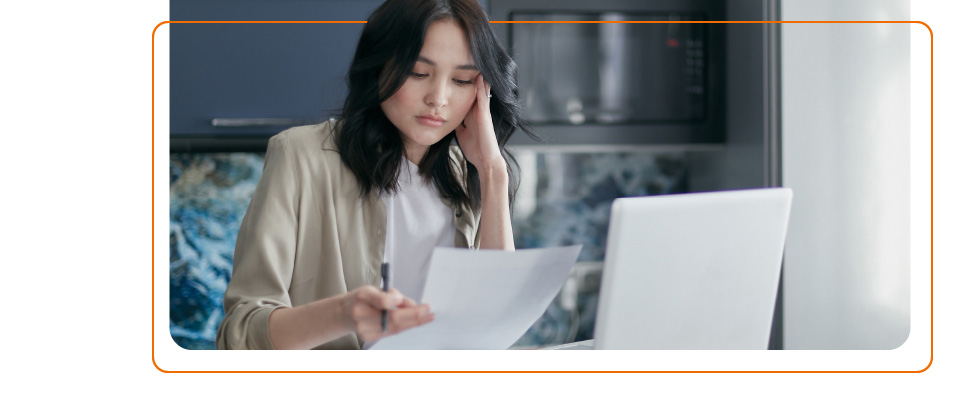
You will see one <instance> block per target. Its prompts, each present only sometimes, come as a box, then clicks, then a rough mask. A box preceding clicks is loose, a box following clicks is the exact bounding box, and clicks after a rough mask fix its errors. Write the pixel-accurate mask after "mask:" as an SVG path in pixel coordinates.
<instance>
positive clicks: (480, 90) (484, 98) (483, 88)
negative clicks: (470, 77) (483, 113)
mask: <svg viewBox="0 0 960 397" xmlns="http://www.w3.org/2000/svg"><path fill="white" fill-rule="evenodd" d="M489 95H490V84H487V82H486V81H485V80H484V79H483V75H482V74H478V75H477V102H478V103H481V104H484V105H486V106H487V107H489V106H490V96H489Z"/></svg>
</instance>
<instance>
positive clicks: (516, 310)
mask: <svg viewBox="0 0 960 397" xmlns="http://www.w3.org/2000/svg"><path fill="white" fill-rule="evenodd" d="M581 247H582V246H581V245H576V246H570V247H556V248H536V249H523V250H516V251H512V252H511V251H498V250H479V251H474V250H466V249H456V248H435V249H434V251H433V256H432V257H431V258H430V266H429V274H428V276H427V282H426V285H425V286H424V290H423V299H422V302H423V303H429V304H430V309H431V311H432V312H433V313H435V314H436V317H435V318H434V320H433V321H432V322H430V323H427V324H424V325H422V326H420V327H415V328H411V329H408V330H406V331H404V332H401V333H399V334H396V335H393V336H388V337H386V338H383V339H381V340H379V341H377V342H376V343H374V344H373V345H372V346H371V347H370V349H372V350H397V349H413V350H420V349H423V350H426V349H506V348H508V347H510V346H511V345H513V344H514V343H515V342H516V341H517V340H518V339H520V337H521V336H523V333H524V332H526V331H527V329H529V328H530V326H532V325H533V323H534V322H535V321H537V319H538V318H540V316H542V315H543V313H544V311H546V310H547V306H549V305H550V302H551V301H552V300H553V298H554V297H556V295H557V293H558V292H559V291H560V288H561V287H562V286H563V284H564V282H565V281H566V280H567V276H568V275H569V274H570V270H571V269H572V268H573V265H574V263H575V262H576V260H577V257H578V256H579V255H580V248H581Z"/></svg>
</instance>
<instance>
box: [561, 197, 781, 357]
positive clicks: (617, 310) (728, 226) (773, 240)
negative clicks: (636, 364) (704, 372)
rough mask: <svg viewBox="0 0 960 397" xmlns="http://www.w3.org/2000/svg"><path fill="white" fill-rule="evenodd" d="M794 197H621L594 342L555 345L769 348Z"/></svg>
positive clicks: (614, 212)
mask: <svg viewBox="0 0 960 397" xmlns="http://www.w3.org/2000/svg"><path fill="white" fill-rule="evenodd" d="M792 197H793V192H792V191H791V190H790V189H788V188H770V189H754V190H737V191H725V192H715V193H691V194H678V195H667V196H651V197H630V198H621V199H617V200H614V202H613V210H612V211H611V215H610V217H611V220H610V229H609V233H608V234H607V248H606V260H605V264H604V269H603V278H602V281H601V284H600V301H599V305H598V310H597V322H596V328H595V330H594V339H593V340H590V341H583V342H577V343H572V344H567V345H561V346H555V347H553V349H652V350H660V349H766V348H767V345H768V342H769V336H770V327H771V324H772V321H773V310H774V304H775V301H776V295H777V284H778V280H779V278H780V263H781V259H782V257H783V245H784V241H785V239H786V234H787V221H788V218H789V215H790V203H791V199H792Z"/></svg>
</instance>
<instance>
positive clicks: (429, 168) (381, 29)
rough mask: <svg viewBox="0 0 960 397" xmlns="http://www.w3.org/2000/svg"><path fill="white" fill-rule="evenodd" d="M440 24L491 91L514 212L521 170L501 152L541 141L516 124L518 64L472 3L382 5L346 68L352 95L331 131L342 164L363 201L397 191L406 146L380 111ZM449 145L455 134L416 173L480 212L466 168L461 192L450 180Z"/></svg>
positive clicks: (395, 1)
mask: <svg viewBox="0 0 960 397" xmlns="http://www.w3.org/2000/svg"><path fill="white" fill-rule="evenodd" d="M445 19H449V20H453V21H455V22H456V23H457V24H458V25H459V26H460V28H461V29H463V31H464V34H465V35H466V37H467V42H468V43H470V52H471V54H473V60H474V63H475V64H476V65H477V68H479V69H480V73H481V74H482V75H483V79H484V81H486V82H488V83H489V84H490V92H491V94H492V95H493V98H492V99H491V101H490V114H491V116H492V118H493V127H494V130H495V131H496V135H497V143H498V144H499V146H500V153H501V154H502V155H503V157H504V159H505V160H506V162H507V173H508V175H509V176H510V185H509V186H510V188H509V189H508V190H509V201H510V208H511V210H512V208H513V201H514V197H515V195H516V188H517V184H518V182H519V169H518V167H516V160H515V159H514V158H513V155H511V154H510V152H509V151H507V149H506V147H505V146H504V145H505V144H506V143H507V140H509V139H510V137H511V136H512V135H513V133H514V132H515V131H516V130H517V129H521V130H523V131H524V132H525V133H527V134H528V135H530V136H531V137H532V138H533V139H534V140H537V141H541V139H540V138H539V137H538V136H537V135H536V134H534V133H533V132H532V131H531V130H530V129H529V128H528V127H527V126H526V124H525V123H524V122H523V120H521V119H520V101H519V90H518V89H517V67H516V63H514V62H513V59H511V58H510V56H509V55H508V54H507V52H506V51H505V50H504V49H503V47H502V46H501V45H500V42H499V41H498V40H497V38H496V36H495V35H494V33H493V30H492V29H491V28H490V23H489V20H488V19H487V16H486V14H485V13H484V11H483V9H482V8H481V7H480V5H479V4H478V3H477V2H476V0H387V1H386V2H384V3H383V4H382V5H380V7H378V8H377V9H376V10H375V11H374V12H373V14H371V15H370V18H369V19H368V20H367V23H366V25H365V26H364V28H363V33H361V35H360V42H359V43H358V44H357V51H356V53H355V54H354V56H353V62H352V63H351V64H350V70H349V72H348V74H347V87H348V88H349V93H348V94H347V99H346V101H345V102H344V105H343V109H342V111H341V117H340V120H339V121H338V122H337V124H336V126H335V131H336V132H335V134H336V135H335V136H336V142H337V147H338V149H339V151H340V158H342V159H343V162H344V163H345V164H346V165H347V167H348V168H350V170H351V171H353V173H354V175H356V177H357V180H358V181H359V182H360V188H361V191H360V197H363V196H366V195H367V194H369V193H370V192H371V191H378V192H387V193H395V192H396V191H397V189H398V183H397V181H398V178H399V175H400V165H401V164H402V163H401V161H403V142H402V141H401V138H400V132H399V131H398V130H397V128H396V127H395V126H394V125H393V124H392V123H391V122H390V120H389V119H387V116H386V115H385V114H384V113H383V110H381V108H380V104H381V103H382V102H383V101H385V100H387V99H388V98H390V96H392V95H393V94H394V93H396V92H397V90H399V89H400V87H401V86H402V85H403V83H404V82H405V81H406V79H407V76H409V75H410V73H411V72H412V71H413V66H414V64H415V63H416V61H417V58H418V57H419V56H420V49H421V47H423V41H424V37H425V36H426V32H427V28H428V27H429V26H430V24H431V23H433V22H436V21H439V20H445ZM451 132H452V131H451ZM454 139H456V134H452V133H451V134H447V135H446V136H444V137H443V139H441V140H440V141H439V142H437V143H435V144H434V145H432V146H431V147H430V149H429V150H427V153H426V154H425V155H424V157H423V160H421V162H420V164H419V169H420V172H419V173H420V175H421V176H422V177H424V178H425V179H427V180H432V181H433V183H434V185H435V186H436V187H437V190H439V191H440V194H441V196H443V197H446V198H449V199H451V201H453V202H454V204H455V205H456V206H457V207H458V208H459V207H461V206H463V207H467V208H479V207H480V179H479V174H478V173H477V169H476V167H474V166H473V164H469V162H468V164H467V175H466V181H465V182H466V186H462V185H461V184H460V183H459V182H458V180H457V178H456V177H455V174H454V173H453V167H454V166H455V165H454V164H453V163H452V161H451V159H450V155H449V149H450V142H451V141H452V140H454Z"/></svg>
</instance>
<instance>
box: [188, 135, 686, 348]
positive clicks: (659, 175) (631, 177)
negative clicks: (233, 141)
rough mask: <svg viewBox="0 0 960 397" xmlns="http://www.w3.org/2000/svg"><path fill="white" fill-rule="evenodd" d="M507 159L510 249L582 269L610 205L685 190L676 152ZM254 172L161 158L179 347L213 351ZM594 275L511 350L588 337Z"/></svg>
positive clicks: (593, 257)
mask: <svg viewBox="0 0 960 397" xmlns="http://www.w3.org/2000/svg"><path fill="white" fill-rule="evenodd" d="M515 154H516V157H517V161H518V163H519V165H520V167H521V169H522V170H523V178H522V180H521V184H520V189H519V191H518V193H517V200H516V202H515V204H514V216H513V229H514V238H515V243H516V247H517V248H536V247H554V246H561V245H573V244H583V250H582V251H581V253H580V258H579V260H580V261H581V262H583V263H585V264H586V263H590V262H601V261H603V252H604V248H605V246H606V236H607V225H608V223H609V218H610V208H611V203H612V202H613V199H615V198H618V197H627V196H645V195H657V194H669V193H683V192H686V191H687V170H688V168H689V166H688V165H689V162H688V160H687V157H686V155H685V154H684V153H683V152H656V153H651V152H612V153H552V152H547V153H540V152H531V151H518V152H517V153H515ZM262 171H263V153H201V154H171V155H170V333H171V335H172V336H173V339H174V341H176V343H177V344H179V345H180V346H181V347H183V348H186V349H214V348H215V345H214V338H215V336H216V331H217V326H219V324H220V321H221V320H222V319H223V315H224V313H223V293H224V291H225V290H226V287H227V283H228V282H229V281H230V276H231V270H232V267H233V250H234V246H235V244H236V241H237V231H238V230H239V228H240V222H241V220H242V219H243V214H244V212H245V211H246V209H247V205H248V204H249V203H250V198H251V197H252V195H253V191H254V189H256V186H257V182H258V181H259V180H260V176H261V175H262ZM595 267H598V266H595ZM599 277H600V273H599V272H592V273H589V274H587V276H586V277H585V278H584V279H583V280H585V281H584V282H583V283H582V285H580V287H579V288H578V290H579V291H580V293H579V294H578V295H577V299H576V310H575V312H574V311H568V310H565V309H564V308H563V307H562V306H561V305H560V303H559V300H555V301H554V302H553V303H552V304H551V305H550V307H548V308H547V311H546V312H545V313H544V315H543V316H542V317H541V318H540V320H538V321H537V322H536V323H535V324H534V325H533V326H532V327H531V328H530V330H529V331H527V333H526V334H524V335H523V336H522V337H521V338H520V340H519V341H517V343H516V344H515V345H514V346H515V347H518V348H521V347H526V348H535V347H539V346H549V345H555V344H560V343H565V342H572V341H575V340H584V339H590V338H592V337H593V324H594V320H595V318H596V306H597V298H598V293H597V292H598V288H597V287H598V285H599ZM574 323H577V327H576V328H573V327H572V326H571V324H574Z"/></svg>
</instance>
